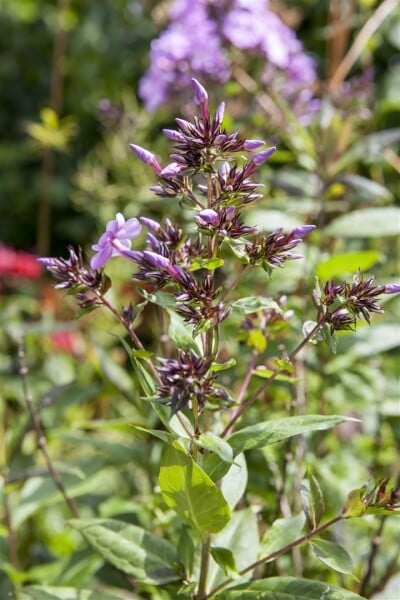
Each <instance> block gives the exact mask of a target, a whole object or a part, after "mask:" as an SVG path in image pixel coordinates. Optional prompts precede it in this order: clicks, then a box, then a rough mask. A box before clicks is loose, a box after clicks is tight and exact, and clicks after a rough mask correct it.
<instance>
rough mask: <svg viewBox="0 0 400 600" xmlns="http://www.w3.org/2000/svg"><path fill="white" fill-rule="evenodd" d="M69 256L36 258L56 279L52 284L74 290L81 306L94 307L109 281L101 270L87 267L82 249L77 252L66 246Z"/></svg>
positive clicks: (108, 285) (98, 303) (105, 290)
mask: <svg viewBox="0 0 400 600" xmlns="http://www.w3.org/2000/svg"><path fill="white" fill-rule="evenodd" d="M68 252H69V258H45V257H44V258H38V262H39V263H40V264H42V265H43V266H44V267H45V268H46V269H47V270H48V271H49V272H50V273H51V274H52V275H53V276H54V277H55V278H56V279H57V280H58V283H56V285H55V286H54V287H55V288H59V289H67V290H72V291H73V292H75V298H76V299H77V301H78V304H79V306H80V307H81V308H94V307H96V306H99V305H101V304H102V301H101V296H102V295H103V294H105V293H106V292H107V290H108V289H109V288H110V287H111V281H110V279H109V278H108V277H107V275H105V274H104V273H102V272H101V271H92V270H89V269H87V268H86V267H85V266H84V263H83V257H82V250H81V248H79V250H78V253H76V252H75V250H74V248H73V247H72V246H68Z"/></svg>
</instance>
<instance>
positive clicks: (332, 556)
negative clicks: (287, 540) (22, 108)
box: [311, 538, 353, 575]
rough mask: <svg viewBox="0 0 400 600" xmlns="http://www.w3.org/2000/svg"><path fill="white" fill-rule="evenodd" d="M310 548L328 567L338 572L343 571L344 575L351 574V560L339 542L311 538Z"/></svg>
mask: <svg viewBox="0 0 400 600" xmlns="http://www.w3.org/2000/svg"><path fill="white" fill-rule="evenodd" d="M311 548H312V551H313V553H314V555H315V556H316V557H317V558H318V559H319V560H320V561H321V562H322V563H324V565H326V566H327V567H329V568H330V569H333V570H334V571H337V572H338V573H344V575H352V574H353V561H352V560H351V557H350V555H349V554H348V553H347V552H346V550H345V549H344V548H342V546H339V544H335V543H333V542H328V541H327V540H320V539H318V538H313V539H312V542H311Z"/></svg>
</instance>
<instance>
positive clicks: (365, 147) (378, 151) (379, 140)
mask: <svg viewBox="0 0 400 600" xmlns="http://www.w3.org/2000/svg"><path fill="white" fill-rule="evenodd" d="M399 140H400V127H398V128H394V129H386V130H384V131H379V132H378V133H372V134H370V135H366V136H364V137H363V138H361V139H360V140H359V141H357V142H356V143H355V144H353V146H352V147H351V148H350V150H348V152H346V153H345V154H343V155H342V156H341V157H340V158H339V160H338V161H337V163H336V164H335V165H334V172H335V173H339V172H340V171H343V170H344V169H346V167H348V166H349V165H352V164H354V163H356V162H358V161H359V160H362V161H363V162H366V163H374V162H379V161H381V160H383V159H382V150H383V149H384V148H388V147H390V146H392V145H393V144H396V143H397V142H398V141H399Z"/></svg>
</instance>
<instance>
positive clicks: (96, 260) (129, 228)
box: [90, 213, 142, 269]
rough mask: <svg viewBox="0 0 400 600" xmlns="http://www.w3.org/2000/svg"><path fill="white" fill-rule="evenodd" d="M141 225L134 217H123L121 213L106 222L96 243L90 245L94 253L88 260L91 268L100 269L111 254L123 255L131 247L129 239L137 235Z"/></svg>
mask: <svg viewBox="0 0 400 600" xmlns="http://www.w3.org/2000/svg"><path fill="white" fill-rule="evenodd" d="M141 228H142V226H141V225H140V223H139V221H138V220H137V219H135V218H133V219H128V221H126V222H125V218H124V216H123V215H122V214H121V213H117V214H116V217H115V219H114V220H113V221H109V223H107V227H106V231H105V233H103V235H102V236H101V238H100V239H99V241H98V243H97V244H95V245H94V246H92V248H93V250H96V254H95V255H94V256H93V257H92V259H91V261H90V266H91V267H92V269H100V268H101V267H103V266H104V265H105V264H106V262H107V261H108V260H109V259H110V258H111V257H112V256H120V255H123V254H124V253H125V252H126V251H129V250H130V248H131V239H132V238H135V237H137V236H138V235H139V233H140V230H141Z"/></svg>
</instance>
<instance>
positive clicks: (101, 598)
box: [18, 585, 121, 600]
mask: <svg viewBox="0 0 400 600" xmlns="http://www.w3.org/2000/svg"><path fill="white" fill-rule="evenodd" d="M18 598H19V600H121V599H120V597H119V596H114V595H113V594H107V593H105V592H99V591H95V592H94V591H92V590H84V589H82V588H72V587H55V586H50V585H41V586H37V585H35V586H32V587H24V588H23V590H22V591H20V592H19V594H18Z"/></svg>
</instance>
